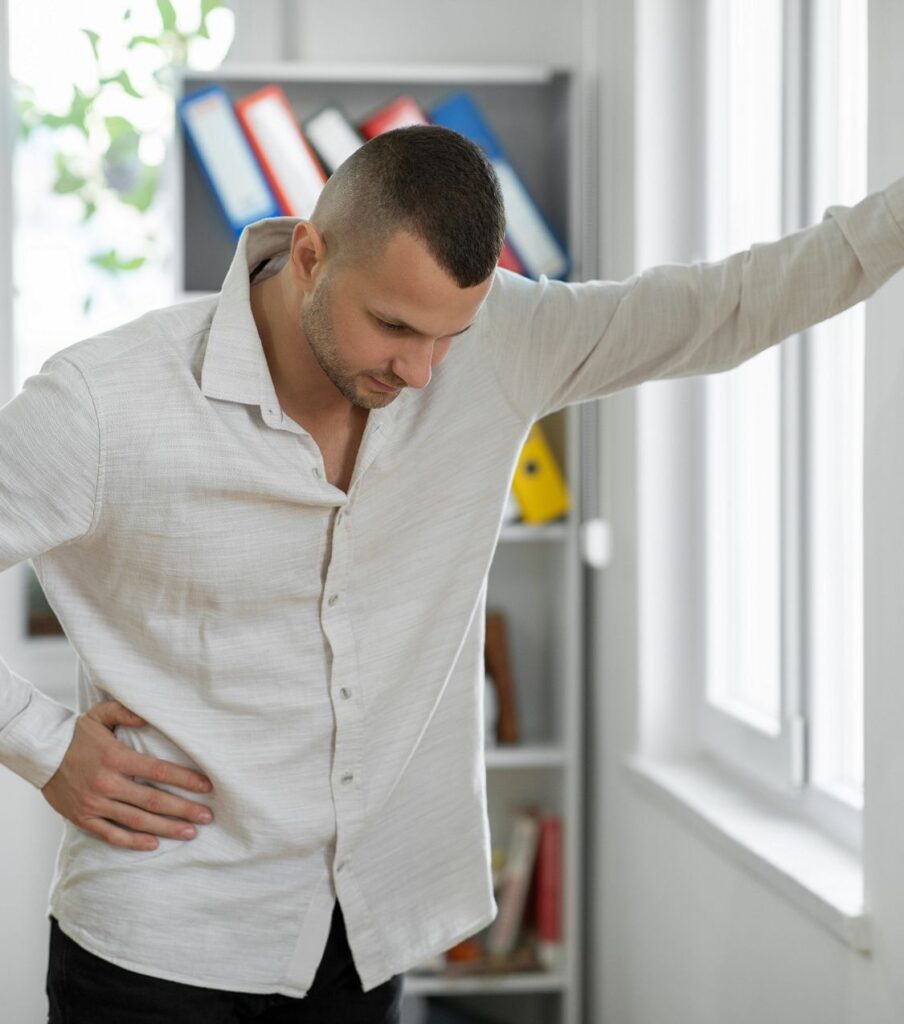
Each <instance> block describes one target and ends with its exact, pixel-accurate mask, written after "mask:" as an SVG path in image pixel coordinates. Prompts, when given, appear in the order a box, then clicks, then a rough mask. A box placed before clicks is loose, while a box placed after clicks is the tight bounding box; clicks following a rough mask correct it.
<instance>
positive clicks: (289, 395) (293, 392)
mask: <svg viewBox="0 0 904 1024" xmlns="http://www.w3.org/2000/svg"><path fill="white" fill-rule="evenodd" d="M286 272H287V268H286V267H284V268H283V269H282V270H280V271H279V272H277V273H276V274H273V275H271V276H270V277H267V278H265V279H264V280H263V281H259V282H256V283H255V284H253V285H252V286H251V314H252V316H253V318H254V322H255V325H256V326H257V332H258V335H259V336H260V339H261V345H262V347H263V350H264V355H265V356H266V359H267V366H268V367H269V370H270V377H271V379H272V381H273V388H274V390H275V391H276V396H277V398H278V399H279V403H280V405H281V406H282V408H283V410H284V411H285V412H286V413H287V414H288V415H290V416H291V417H292V418H293V419H294V420H296V422H302V421H305V423H303V424H302V425H305V424H311V425H314V424H326V423H338V424H344V423H349V424H351V423H354V422H357V421H358V420H360V419H361V414H362V413H363V414H364V415H365V417H366V413H367V410H366V409H358V408H357V407H356V406H355V405H353V404H352V403H351V402H349V401H348V400H347V399H346V398H345V397H344V396H343V395H342V394H340V393H339V391H337V390H336V388H335V387H334V385H333V383H332V381H330V380H329V379H328V378H327V377H326V375H325V374H324V372H323V370H321V368H320V365H319V364H318V362H317V360H316V359H314V356H313V355H312V354H311V352H310V349H309V348H308V346H307V343H306V342H305V340H304V337H303V335H302V332H301V328H300V326H298V325H296V324H294V323H293V321H292V317H291V316H290V313H289V307H288V304H287V302H286V297H285V292H284V287H285V283H284V281H283V278H282V275H283V274H284V273H286ZM305 383H307V384H308V387H304V386H303V385H304V384H305ZM312 383H314V384H315V387H314V388H312V387H311V386H310V385H311V384H312Z"/></svg>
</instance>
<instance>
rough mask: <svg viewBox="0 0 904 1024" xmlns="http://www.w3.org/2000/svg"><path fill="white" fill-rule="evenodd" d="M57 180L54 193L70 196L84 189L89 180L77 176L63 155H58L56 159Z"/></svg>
mask: <svg viewBox="0 0 904 1024" xmlns="http://www.w3.org/2000/svg"><path fill="white" fill-rule="evenodd" d="M55 163H56V169H57V178H56V181H55V182H54V183H53V191H54V192H56V193H58V194H59V195H63V196H65V195H69V194H71V193H72V192H78V190H79V189H80V188H84V187H85V185H87V184H88V179H87V178H84V177H82V175H80V174H76V173H75V172H74V171H73V170H72V168H71V167H70V166H69V164H68V163H67V162H66V157H65V156H64V155H63V154H62V153H57V154H56V158H55Z"/></svg>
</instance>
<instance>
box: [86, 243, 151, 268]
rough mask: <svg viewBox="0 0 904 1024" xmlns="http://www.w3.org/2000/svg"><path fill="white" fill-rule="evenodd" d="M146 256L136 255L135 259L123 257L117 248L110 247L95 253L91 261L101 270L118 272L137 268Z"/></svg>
mask: <svg viewBox="0 0 904 1024" xmlns="http://www.w3.org/2000/svg"><path fill="white" fill-rule="evenodd" d="M146 260H147V257H146V256H135V257H134V258H133V259H130V260H126V259H123V258H122V257H121V256H120V255H119V253H118V252H117V251H116V250H115V249H108V250H107V252H98V253H95V254H94V255H93V256H92V257H91V260H90V262H91V263H93V264H94V265H95V266H97V267H100V268H101V270H106V271H108V272H109V273H111V274H118V273H120V272H122V271H125V270H137V269H138V268H139V267H140V266H141V265H142V264H143V263H144V262H145V261H146Z"/></svg>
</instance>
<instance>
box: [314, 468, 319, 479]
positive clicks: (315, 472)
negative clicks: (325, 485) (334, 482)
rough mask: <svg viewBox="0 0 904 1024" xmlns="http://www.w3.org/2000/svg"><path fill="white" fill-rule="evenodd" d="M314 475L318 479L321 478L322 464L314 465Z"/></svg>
mask: <svg viewBox="0 0 904 1024" xmlns="http://www.w3.org/2000/svg"><path fill="white" fill-rule="evenodd" d="M314 476H316V477H317V478H318V479H319V478H320V466H315V467H314Z"/></svg>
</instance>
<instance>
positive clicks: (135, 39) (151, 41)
mask: <svg viewBox="0 0 904 1024" xmlns="http://www.w3.org/2000/svg"><path fill="white" fill-rule="evenodd" d="M142 44H147V45H148V46H156V47H158V48H159V47H160V40H159V39H157V37H156V36H132V38H131V39H130V40H129V41H128V42H127V43H126V49H128V50H134V49H135V47H136V46H141V45H142Z"/></svg>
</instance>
